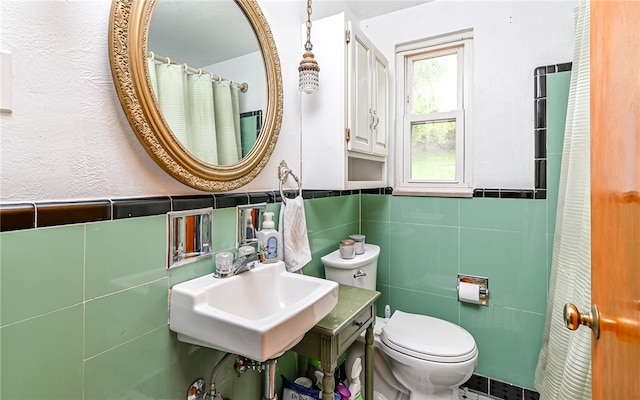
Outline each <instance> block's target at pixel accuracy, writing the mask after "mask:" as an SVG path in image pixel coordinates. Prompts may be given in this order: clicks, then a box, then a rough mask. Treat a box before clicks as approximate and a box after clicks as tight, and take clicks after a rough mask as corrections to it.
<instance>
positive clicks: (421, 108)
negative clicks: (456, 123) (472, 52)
mask: <svg viewBox="0 0 640 400" xmlns="http://www.w3.org/2000/svg"><path fill="white" fill-rule="evenodd" d="M457 60H458V56H457V54H449V55H446V56H440V57H433V58H427V59H423V60H415V61H413V86H412V87H413V111H412V114H428V113H432V112H445V111H451V110H455V109H457V108H458V101H457V93H458V89H457V85H458V79H457V77H458V66H457Z"/></svg>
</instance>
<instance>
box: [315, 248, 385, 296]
mask: <svg viewBox="0 0 640 400" xmlns="http://www.w3.org/2000/svg"><path fill="white" fill-rule="evenodd" d="M379 255H380V247H378V246H376V245H375V244H368V243H365V245H364V253H363V254H357V255H356V256H355V257H354V258H351V259H344V258H341V257H340V250H336V251H334V252H333V253H329V254H327V255H326V256H324V257H322V258H321V259H320V260H322V264H323V265H324V273H325V276H326V278H327V279H328V280H330V281H335V282H338V283H341V284H343V285H350V286H357V287H361V288H364V289H371V290H375V289H376V272H377V270H378V256H379Z"/></svg>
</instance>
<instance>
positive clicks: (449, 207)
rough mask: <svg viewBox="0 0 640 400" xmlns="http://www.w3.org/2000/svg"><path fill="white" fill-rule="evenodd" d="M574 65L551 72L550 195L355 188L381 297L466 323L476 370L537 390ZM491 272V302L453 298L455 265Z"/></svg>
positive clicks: (380, 304) (475, 272) (476, 272)
mask: <svg viewBox="0 0 640 400" xmlns="http://www.w3.org/2000/svg"><path fill="white" fill-rule="evenodd" d="M570 78H571V72H560V73H555V74H548V75H547V110H546V115H547V159H548V163H547V199H546V200H526V199H493V198H471V199H454V198H427V197H405V196H397V197H396V196H381V195H370V194H363V195H361V215H362V218H361V221H360V223H361V227H362V233H363V234H364V235H366V236H367V242H368V243H375V244H378V245H380V246H381V247H382V249H381V254H380V259H379V263H378V264H379V265H378V278H377V286H378V290H379V291H380V292H382V297H381V298H380V300H379V302H378V312H379V313H381V312H382V310H383V309H384V305H385V304H389V305H390V306H391V309H392V311H393V310H397V309H400V310H404V311H408V312H414V313H419V314H425V315H431V316H435V317H438V318H442V319H445V320H448V321H451V322H454V323H457V324H460V325H461V326H463V327H464V328H465V329H467V330H468V331H469V332H470V333H471V334H472V335H473V336H474V338H475V339H476V342H477V344H478V347H479V351H480V356H479V359H478V366H477V368H476V371H475V372H476V373H477V374H480V375H484V376H488V377H490V378H493V379H497V380H501V381H505V382H509V383H512V384H515V385H518V386H523V387H526V388H531V389H533V377H534V372H535V368H536V364H537V361H538V352H539V350H540V346H541V343H542V333H543V329H544V320H545V313H546V300H547V292H548V281H549V275H550V268H551V260H552V257H551V256H552V250H553V240H554V231H555V217H556V206H557V199H558V185H559V182H560V167H561V162H562V143H563V139H564V121H565V118H566V112H567V99H568V93H569V82H570ZM458 272H461V273H467V274H472V275H483V276H488V277H489V286H490V292H491V296H490V306H489V307H482V306H476V305H470V304H465V303H459V302H458V301H457V297H456V292H455V287H456V276H457V273H458Z"/></svg>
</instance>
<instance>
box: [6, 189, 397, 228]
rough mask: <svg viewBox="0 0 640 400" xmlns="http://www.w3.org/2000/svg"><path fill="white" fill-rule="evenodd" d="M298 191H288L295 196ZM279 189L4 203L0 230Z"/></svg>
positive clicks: (158, 211)
mask: <svg viewBox="0 0 640 400" xmlns="http://www.w3.org/2000/svg"><path fill="white" fill-rule="evenodd" d="M364 192H366V193H373V194H391V193H392V189H391V188H379V189H366V190H342V191H341V190H303V191H302V197H303V198H304V199H307V200H309V199H320V198H327V197H339V196H351V195H358V194H360V193H364ZM298 194H299V193H298V191H296V190H285V191H284V195H285V196H287V198H294V197H295V196H297V195H298ZM281 202H282V196H281V195H280V192H279V191H268V192H250V193H222V194H204V195H193V196H189V195H180V196H156V197H139V198H124V199H105V200H91V201H68V202H42V203H26V202H23V203H15V204H0V232H8V231H16V230H24V229H34V228H42V227H48V226H57V225H69V224H77V223H87V222H98V221H110V220H119V219H126V218H138V217H148V216H153V215H162V214H166V213H168V212H170V211H187V210H196V209H200V208H208V207H212V208H214V209H222V208H232V207H236V206H239V205H245V204H256V203H281Z"/></svg>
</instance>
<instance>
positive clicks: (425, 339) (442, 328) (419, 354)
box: [380, 311, 478, 363]
mask: <svg viewBox="0 0 640 400" xmlns="http://www.w3.org/2000/svg"><path fill="white" fill-rule="evenodd" d="M380 339H381V341H382V343H384V344H385V345H386V346H388V347H390V348H392V349H394V350H396V351H398V352H400V353H404V354H407V355H409V356H412V357H416V358H419V359H421V360H427V361H434V362H451V363H454V362H462V361H467V360H470V359H471V358H473V357H475V356H476V354H477V352H478V350H477V348H476V342H475V340H474V339H473V336H471V334H470V333H469V332H467V331H466V330H464V329H463V328H461V327H460V326H458V325H455V324H452V323H451V322H448V321H444V320H441V319H438V318H433V317H428V316H426V315H418V314H409V313H405V312H402V311H396V312H394V313H393V315H392V316H391V318H389V321H388V322H387V324H386V325H385V327H384V328H383V329H382V332H381V333H380Z"/></svg>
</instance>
